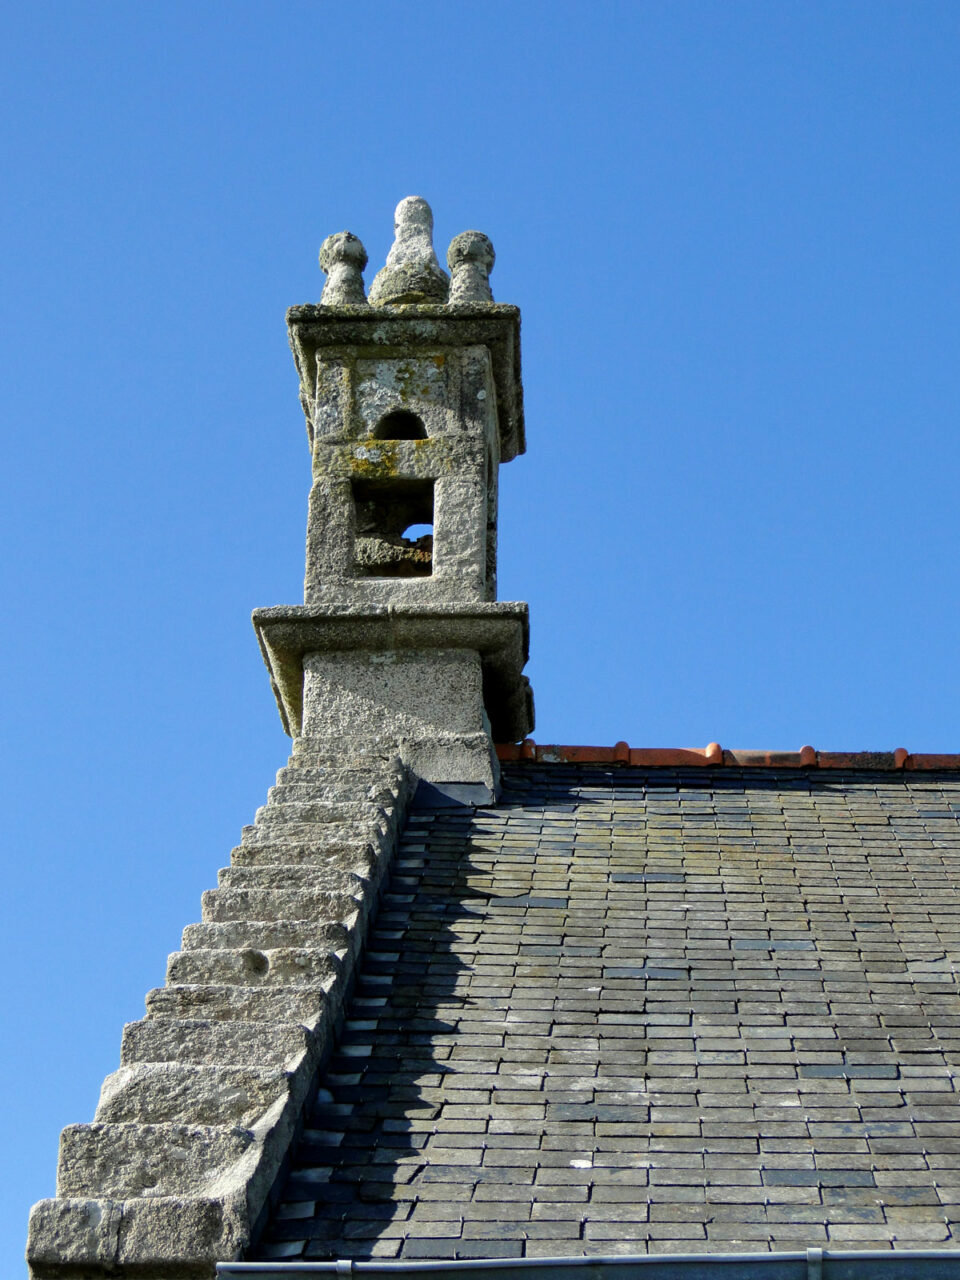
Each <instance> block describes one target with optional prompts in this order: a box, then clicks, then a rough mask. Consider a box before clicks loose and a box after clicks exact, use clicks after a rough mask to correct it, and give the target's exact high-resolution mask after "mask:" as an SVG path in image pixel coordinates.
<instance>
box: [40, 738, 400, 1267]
mask: <svg viewBox="0 0 960 1280" xmlns="http://www.w3.org/2000/svg"><path fill="white" fill-rule="evenodd" d="M414 785H415V780H414V778H413V776H412V775H411V773H410V771H409V770H408V769H407V768H406V767H405V766H404V765H403V764H402V763H401V761H400V760H399V758H397V757H396V756H391V755H390V754H389V753H383V752H380V753H377V752H367V753H365V754H364V756H363V757H362V759H361V758H352V759H351V758H349V757H348V756H346V755H345V754H341V755H340V756H339V757H337V756H334V755H331V754H330V753H328V752H324V751H321V750H319V749H318V747H317V744H316V743H311V742H309V741H306V740H303V739H300V740H298V741H297V742H295V744H294V751H293V755H292V756H291V758H290V763H289V765H288V766H287V767H286V768H284V769H281V770H280V772H279V774H278V775H277V785H276V786H275V787H274V788H272V789H271V792H270V795H269V798H268V802H267V804H266V805H264V806H263V808H262V809H260V810H259V811H258V813H257V817H256V821H255V822H254V824H253V825H252V826H251V827H249V828H247V829H246V832H245V835H244V843H242V844H241V845H239V846H238V847H237V848H236V849H235V850H234V851H233V855H232V857H231V865H230V867H228V868H226V869H224V870H223V871H222V872H221V874H220V879H219V886H218V888H216V889H214V890H211V891H210V892H209V893H207V894H205V895H204V900H203V921H202V922H201V923H199V924H195V925H190V926H188V927H187V928H186V929H185V930H184V936H183V946H182V950H180V951H178V952H176V953H175V954H174V955H172V956H171V957H170V961H169V965H168V972H167V985H166V986H164V987H162V988H159V989H157V990H156V991H153V992H151V993H150V994H149V995H148V997H147V1017H146V1018H145V1019H143V1020H142V1021H140V1022H137V1023H132V1024H130V1025H129V1026H128V1027H126V1029H125V1031H124V1037H123V1047H122V1054H121V1065H120V1067H119V1069H118V1070H117V1071H115V1072H113V1073H112V1074H111V1075H110V1076H108V1077H107V1079H106V1081H105V1082H104V1085H103V1089H102V1092H101V1098H100V1104H99V1106H98V1108H97V1114H96V1117H95V1120H94V1123H93V1124H89V1125H73V1126H70V1127H69V1128H68V1129H66V1130H64V1133H63V1136H62V1138H61V1144H60V1162H59V1170H58V1183H57V1197H56V1198H55V1199H52V1200H43V1201H41V1202H40V1203H39V1204H38V1205H36V1206H34V1209H33V1212H32V1214H31V1219H30V1237H29V1241H28V1246H27V1259H28V1262H29V1264H30V1273H31V1275H32V1276H33V1277H34V1278H35V1280H54V1277H58V1278H62V1280H67V1278H70V1280H99V1278H100V1277H104V1278H105V1277H107V1276H110V1277H129V1278H130V1280H132V1278H133V1277H137V1280H207V1278H208V1277H213V1275H214V1274H215V1265H216V1262H217V1261H223V1260H230V1259H235V1258H238V1257H240V1256H241V1254H242V1252H243V1251H244V1249H245V1248H247V1247H248V1246H249V1244H250V1242H251V1240H252V1239H253V1238H254V1236H255V1233H256V1229H257V1224H258V1220H259V1219H261V1218H262V1217H263V1216H264V1215H265V1214H266V1212H267V1210H268V1208H269V1205H268V1197H269V1195H270V1192H271V1189H272V1188H274V1187H275V1185H276V1184H277V1176H278V1173H279V1170H280V1168H281V1165H282V1162H283V1160H284V1157H285V1156H286V1154H287V1152H288V1150H289V1147H290V1144H291V1142H292V1140H293V1139H294V1137H295V1136H296V1133H297V1132H298V1128H299V1126H300V1124H301V1123H302V1121H301V1116H302V1113H303V1111H304V1107H305V1105H306V1104H307V1103H308V1102H309V1100H310V1095H311V1092H312V1091H313V1089H314V1088H315V1086H316V1078H317V1070H318V1066H319V1064H320V1062H321V1061H322V1060H323V1057H324V1055H325V1053H326V1052H327V1051H328V1050H329V1048H330V1045H331V1040H332V1037H333V1035H334V1033H335V1030H336V1027H337V1024H338V1020H339V1017H340V1014H341V1008H342V1004H343V1000H344V997H345V995H346V993H347V991H348V988H349V986H350V983H351V980H352V977H353V970H354V965H355V963H356V959H357V956H358V955H359V953H360V950H361V948H362V944H363V938H364V936H365V933H366V929H367V925H368V922H369V920H370V918H371V915H372V913H373V910H374V908H375V905H376V901H377V897H378V894H379V892H380V887H381V883H382V881H383V877H384V873H385V871H386V869H387V867H388V866H389V863H390V861H391V860H392V857H393V853H394V848H395V845H396V841H397V838H398V833H399V831H400V829H401V827H402V825H403V821H404V817H405V812H406V807H407V803H408V800H409V798H410V795H411V792H412V788H413V786H414Z"/></svg>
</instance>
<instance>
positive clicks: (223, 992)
mask: <svg viewBox="0 0 960 1280" xmlns="http://www.w3.org/2000/svg"><path fill="white" fill-rule="evenodd" d="M333 985H335V980H334V979H330V980H329V981H327V982H323V983H320V984H316V985H313V986H308V987H271V986H262V987H241V986H233V985H229V984H228V985H224V984H222V983H196V984H193V983H178V984H177V985H176V986H170V987H154V989H153V990H152V991H148V992H147V1000H146V1005H147V1015H148V1017H151V1018H211V1019H215V1020H218V1021H224V1022H236V1021H241V1022H244V1021H249V1022H298V1023H300V1024H301V1025H302V1026H305V1027H307V1028H308V1029H310V1030H311V1031H316V1030H318V1029H319V1028H320V1027H321V1026H323V1025H324V1024H325V1023H326V1022H327V1021H328V1019H330V1018H331V1017H332V1016H333V1014H335V1012H336V1009H337V1008H338V1007H339V1004H338V999H337V997H336V996H335V997H333V998H331V996H330V994H329V988H330V987H332V986H333Z"/></svg>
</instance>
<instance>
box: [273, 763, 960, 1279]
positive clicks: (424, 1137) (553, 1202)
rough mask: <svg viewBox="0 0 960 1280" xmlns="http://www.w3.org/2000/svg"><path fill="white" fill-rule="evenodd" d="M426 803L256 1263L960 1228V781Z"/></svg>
mask: <svg viewBox="0 0 960 1280" xmlns="http://www.w3.org/2000/svg"><path fill="white" fill-rule="evenodd" d="M504 777H505V784H506V789H505V793H504V797H503V801H502V803H501V805H500V806H499V807H497V808H491V809H477V810H473V809H450V808H445V809H437V810H434V811H428V810H420V811H414V813H413V814H412V815H411V818H410V820H409V822H408V826H407V830H406V833H405V835H404V838H403V843H402V847H401V851H400V854H399V857H398V860H397V862H396V864H395V868H394V872H393V876H392V879H391V882H390V884H389V886H388V889H387V892H386V894H385V896H384V899H383V904H382V907H381V910H380V914H379V917H378V919H377V922H376V925H375V928H374V930H373V933H372V935H371V939H370V943H369V946H368V949H367V952H366V956H365V960H364V964H363V967H362V972H361V974H360V977H359V979H358V982H357V988H356V992H355V996H354V999H353V1002H352V1006H351V1008H350V1011H349V1013H348V1018H347V1022H346V1024H345V1026H344V1030H343V1035H342V1040H341V1043H340V1046H339V1049H338V1051H337V1053H336V1054H335V1055H334V1057H333V1058H332V1059H331V1061H330V1062H329V1064H328V1067H327V1071H326V1073H325V1076H324V1078H323V1080H322V1081H321V1085H322V1089H323V1090H324V1091H325V1092H323V1093H322V1094H321V1101H320V1102H319V1103H318V1106H317V1109H316V1113H315V1115H314V1116H313V1117H311V1119H310V1120H309V1122H308V1127H307V1129H306V1131H305V1133H304V1135H303V1137H302V1139H301V1142H300V1145H299V1148H298V1150H297V1152H296V1155H295V1160H294V1164H293V1168H292V1170H291V1172H290V1175H289V1179H288V1182H287V1185H286V1187H285V1189H284V1192H283V1197H282V1200H281V1203H280V1204H279V1205H278V1207H277V1208H276V1210H275V1212H274V1215H273V1218H272V1220H271V1222H270V1224H269V1227H268V1229H267V1232H266V1234H265V1236H264V1239H263V1242H262V1243H261V1246H260V1252H259V1254H258V1256H262V1257H264V1258H266V1257H271V1258H276V1257H280V1256H282V1257H284V1258H288V1259H293V1258H297V1257H303V1258H333V1257H343V1258H363V1257H401V1258H404V1257H407V1258H416V1257H419V1258H428V1257H433V1258H451V1257H463V1258H466V1257H519V1256H531V1257H532V1256H545V1255H558V1254H611V1253H643V1252H647V1251H649V1252H677V1251H682V1252H693V1251H706V1250H717V1251H726V1250H738V1249H751V1250H756V1249H786V1248H791V1249H793V1248H802V1247H806V1246H810V1245H830V1246H832V1247H834V1248H844V1247H846V1248H890V1247H898V1246H899V1247H938V1246H944V1247H954V1246H955V1245H956V1240H955V1239H954V1236H953V1224H954V1222H955V1221H958V1220H960V1107H958V1105H957V1104H958V1094H957V1091H956V1082H955V1071H956V1070H957V1064H958V1062H960V999H958V985H957V970H958V967H960V874H958V873H960V819H958V815H960V778H958V777H957V775H955V774H953V775H949V774H944V775H931V774H925V775H923V776H922V778H919V779H917V778H916V777H915V776H911V775H909V774H899V775H897V776H895V777H894V776H891V775H889V774H881V773H860V774H850V775H838V774H832V775H830V776H829V777H827V778H824V777H823V775H818V774H815V773H811V774H806V773H802V774H801V773H799V772H797V771H792V770H791V771H786V770H785V771H782V772H780V773H777V772H775V771H769V772H767V771H759V770H750V771H746V772H742V773H741V772H738V771H735V770H732V769H724V770H723V771H722V773H721V772H719V771H718V772H716V773H714V772H713V771H707V770H696V771H690V772H687V773H684V772H683V771H675V770H667V769H659V770H647V771H642V770H635V769H631V768H628V767H605V766H592V765H582V766H570V765H543V764H515V765H510V766H507V767H506V768H505V770H504Z"/></svg>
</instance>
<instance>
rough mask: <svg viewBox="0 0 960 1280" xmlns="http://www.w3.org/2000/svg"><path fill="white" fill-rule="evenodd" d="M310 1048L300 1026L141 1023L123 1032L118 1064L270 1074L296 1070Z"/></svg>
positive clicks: (172, 1021)
mask: <svg viewBox="0 0 960 1280" xmlns="http://www.w3.org/2000/svg"><path fill="white" fill-rule="evenodd" d="M309 1048H310V1035H309V1032H308V1031H307V1029H306V1027H303V1026H301V1025H300V1024H298V1023H291V1024H289V1025H284V1024H278V1023H275V1022H228V1021H221V1022H210V1021H204V1020H202V1019H193V1020H189V1019H184V1020H180V1021H178V1020H175V1019H172V1018H143V1019H142V1020H141V1021H140V1022H128V1023H127V1025H126V1026H125V1027H124V1029H123V1042H122V1045H121V1051H120V1061H121V1063H123V1064H125V1065H132V1064H134V1063H140V1062H143V1063H196V1064H197V1065H204V1066H219V1065H220V1064H221V1063H227V1062H228V1063H233V1064H234V1065H236V1066H244V1067H249V1066H252V1067H258V1068H263V1069H269V1068H271V1067H273V1068H277V1067H285V1066H293V1065H295V1064H296V1063H297V1062H299V1061H301V1060H302V1059H303V1057H304V1055H305V1054H306V1053H307V1052H308V1050H309Z"/></svg>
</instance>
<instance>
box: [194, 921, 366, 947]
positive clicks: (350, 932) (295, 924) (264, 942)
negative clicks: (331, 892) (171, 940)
mask: <svg viewBox="0 0 960 1280" xmlns="http://www.w3.org/2000/svg"><path fill="white" fill-rule="evenodd" d="M357 942H358V938H357V932H356V930H355V929H348V928H347V927H346V926H345V925H342V924H337V923H335V922H331V921H327V920H216V921H213V922H211V923H208V924H188V925H187V927H186V928H185V929H184V931H183V938H182V940H181V950H182V951H198V950H205V949H207V948H211V947H212V948H220V947H226V948H228V949H242V948H244V947H257V948H258V949H260V950H261V951H262V950H265V949H271V948H274V947H310V948H317V949H320V950H323V951H328V952H333V951H341V952H345V951H353V950H355V949H356V946H357Z"/></svg>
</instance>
